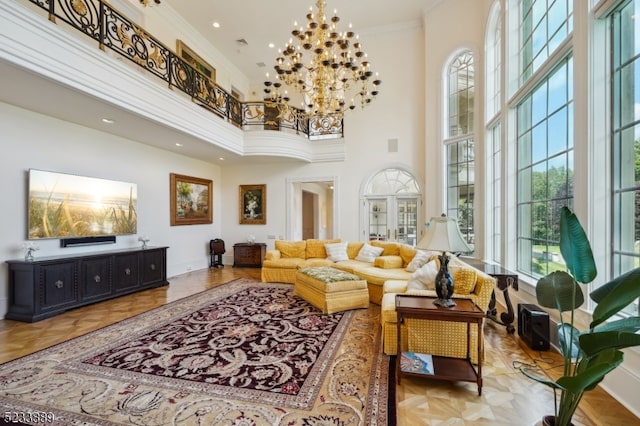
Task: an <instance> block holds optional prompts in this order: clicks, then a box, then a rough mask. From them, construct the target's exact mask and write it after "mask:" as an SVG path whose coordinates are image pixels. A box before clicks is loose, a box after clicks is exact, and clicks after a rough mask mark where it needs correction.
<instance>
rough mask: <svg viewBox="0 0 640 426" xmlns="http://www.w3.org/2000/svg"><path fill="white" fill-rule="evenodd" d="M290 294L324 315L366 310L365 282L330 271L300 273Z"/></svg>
mask: <svg viewBox="0 0 640 426" xmlns="http://www.w3.org/2000/svg"><path fill="white" fill-rule="evenodd" d="M293 293H294V294H295V295H297V296H300V297H301V298H303V299H304V300H306V301H307V302H309V303H311V304H312V305H313V306H315V307H316V308H318V309H320V310H322V313H324V314H332V313H334V312H340V311H346V310H348V309H358V308H367V307H369V290H367V281H366V280H363V279H361V278H360V277H358V276H357V275H353V274H350V273H348V272H344V271H341V270H339V269H335V268H331V267H315V268H302V269H299V270H298V271H297V272H296V279H295V283H294V286H293Z"/></svg>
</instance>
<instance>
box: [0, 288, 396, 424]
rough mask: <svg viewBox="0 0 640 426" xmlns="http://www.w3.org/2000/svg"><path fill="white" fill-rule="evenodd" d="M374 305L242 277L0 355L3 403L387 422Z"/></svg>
mask: <svg viewBox="0 0 640 426" xmlns="http://www.w3.org/2000/svg"><path fill="white" fill-rule="evenodd" d="M379 315H380V309H379V307H378V306H376V305H371V306H370V307H369V308H368V309H358V310H351V311H345V312H339V313H335V314H332V315H322V313H321V312H320V311H318V310H317V309H316V308H314V307H313V306H311V305H309V304H308V303H307V302H305V301H303V300H302V299H300V298H299V297H296V296H294V295H293V286H291V285H290V284H276V283H260V282H257V281H254V280H249V279H238V280H234V281H232V282H230V283H227V284H224V285H222V286H219V287H216V288H213V289H210V290H206V291H204V292H202V293H198V294H195V295H192V296H189V297H186V298H184V299H181V300H178V301H175V302H172V303H169V304H167V305H165V306H162V307H160V308H156V309H154V310H151V311H149V312H146V313H144V314H141V315H137V316H135V317H132V318H130V319H127V320H124V321H121V322H118V323H116V324H113V325H111V326H108V327H105V328H103V329H100V330H97V331H95V332H92V333H89V334H87V335H84V336H81V337H78V338H75V339H72V340H69V341H67V342H64V343H61V344H59V345H56V346H53V347H51V348H48V349H45V350H42V351H40V352H36V353H34V354H31V355H28V356H25V357H23V358H20V359H17V360H14V361H11V362H8V363H5V364H3V365H0V407H1V408H2V412H3V413H4V412H17V413H33V414H34V416H33V418H32V419H31V420H33V419H36V417H35V414H38V415H39V418H38V419H36V421H35V422H34V421H29V419H28V418H23V420H27V421H26V422H25V423H32V424H43V422H41V421H39V420H41V419H42V418H44V417H43V416H42V414H39V413H49V415H50V416H53V417H55V422H54V424H56V425H67V424H68V425H80V424H82V425H112V424H133V425H174V424H180V425H200V424H201V425H218V424H219V425H223V424H224V425H233V424H239V425H309V426H320V425H386V424H394V423H395V410H394V409H393V408H389V406H391V407H393V404H394V402H395V401H392V400H391V401H390V400H389V398H394V392H393V389H389V379H390V376H389V374H390V373H389V367H390V362H389V357H387V356H386V355H383V354H382V351H381V349H380V318H379ZM391 387H393V383H392V384H391ZM390 391H391V393H390Z"/></svg>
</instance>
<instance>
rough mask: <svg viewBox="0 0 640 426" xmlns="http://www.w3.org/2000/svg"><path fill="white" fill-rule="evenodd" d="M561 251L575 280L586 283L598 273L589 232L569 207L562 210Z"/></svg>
mask: <svg viewBox="0 0 640 426" xmlns="http://www.w3.org/2000/svg"><path fill="white" fill-rule="evenodd" d="M560 253H562V257H563V258H564V261H565V262H566V264H567V269H569V271H570V272H571V274H572V275H573V276H574V278H575V280H576V281H578V282H580V283H583V284H586V283H590V282H591V281H593V280H594V279H595V277H596V275H597V274H598V270H597V268H596V263H595V261H594V260H593V252H592V251H591V244H589V239H588V238H587V234H586V233H585V232H584V229H583V228H582V225H580V221H579V220H578V218H577V216H576V215H575V213H573V212H572V211H571V210H569V208H568V207H566V206H565V207H563V208H562V210H561V212H560Z"/></svg>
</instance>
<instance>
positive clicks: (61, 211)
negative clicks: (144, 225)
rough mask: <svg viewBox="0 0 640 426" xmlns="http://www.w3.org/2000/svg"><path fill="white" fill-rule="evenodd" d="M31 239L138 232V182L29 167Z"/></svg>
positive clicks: (29, 235)
mask: <svg viewBox="0 0 640 426" xmlns="http://www.w3.org/2000/svg"><path fill="white" fill-rule="evenodd" d="M28 196H29V200H28V214H29V219H28V228H29V229H28V239H30V240H35V239H43V238H74V237H99V236H107V235H108V236H116V235H128V234H135V233H136V232H137V223H138V215H137V212H136V202H137V199H138V187H137V185H136V184H135V183H129V182H120V181H115V180H108V179H99V178H94V177H86V176H77V175H72V174H65V173H56V172H49V171H44V170H36V169H30V170H29V194H28Z"/></svg>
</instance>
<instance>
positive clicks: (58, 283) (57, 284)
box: [54, 280, 64, 288]
mask: <svg viewBox="0 0 640 426" xmlns="http://www.w3.org/2000/svg"><path fill="white" fill-rule="evenodd" d="M54 285H55V286H56V287H57V288H62V287H64V283H63V282H62V280H58V281H56V282H55V283H54Z"/></svg>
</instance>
